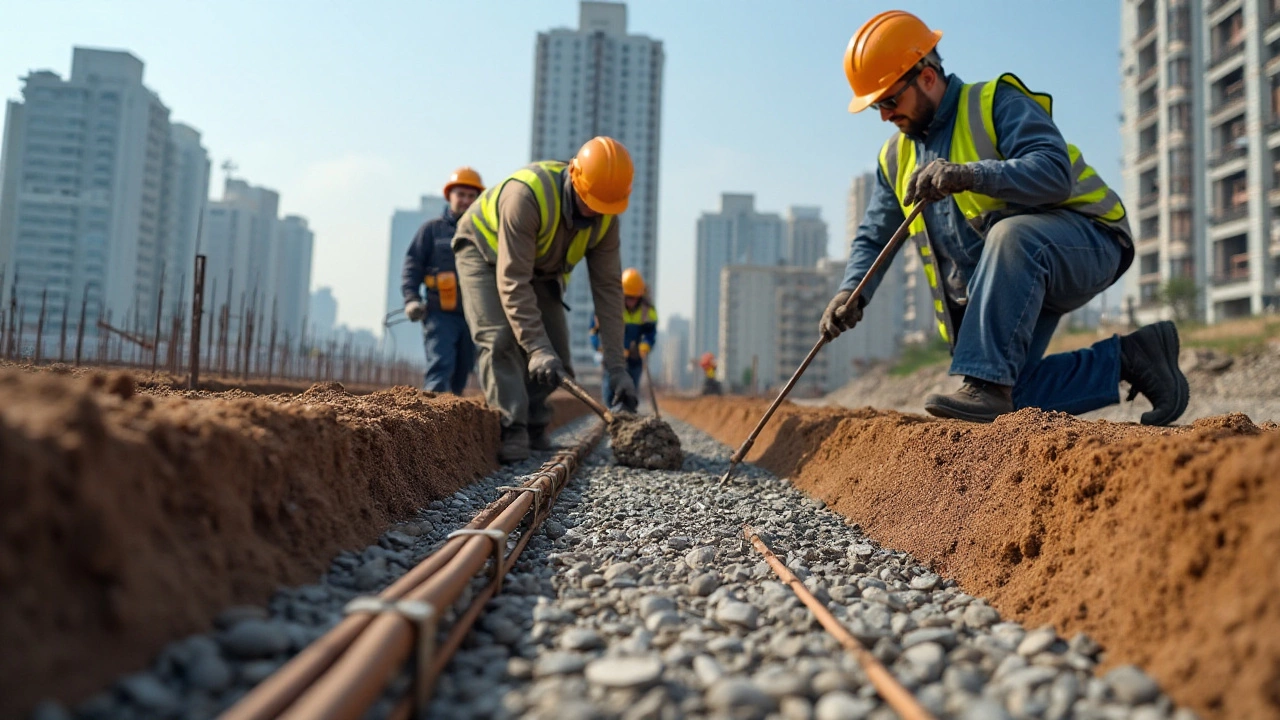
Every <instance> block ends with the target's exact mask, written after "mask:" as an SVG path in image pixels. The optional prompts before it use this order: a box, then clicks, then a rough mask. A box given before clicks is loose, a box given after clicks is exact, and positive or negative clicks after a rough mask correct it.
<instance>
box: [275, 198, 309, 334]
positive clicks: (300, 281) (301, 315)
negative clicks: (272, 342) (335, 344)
mask: <svg viewBox="0 0 1280 720" xmlns="http://www.w3.org/2000/svg"><path fill="white" fill-rule="evenodd" d="M314 245H315V234H314V233H312V232H311V228H310V227H308V225H307V219H306V218H304V217H299V216H297V215H288V216H286V217H285V218H284V219H283V220H281V221H280V222H279V224H278V226H277V227H276V241H275V259H274V262H273V263H272V265H273V268H274V270H275V282H274V283H273V285H274V289H275V304H274V305H273V306H272V307H271V308H268V310H269V311H273V312H274V314H275V322H276V327H277V328H278V332H279V334H280V340H281V342H283V341H284V340H285V338H286V337H287V338H288V339H289V342H290V343H294V342H297V341H298V339H299V338H300V337H301V336H302V331H303V328H304V327H305V325H304V323H306V319H307V313H308V312H309V311H310V307H309V306H310V303H311V254H312V251H313V249H314ZM268 318H270V315H268ZM268 322H270V320H269V319H268Z"/></svg>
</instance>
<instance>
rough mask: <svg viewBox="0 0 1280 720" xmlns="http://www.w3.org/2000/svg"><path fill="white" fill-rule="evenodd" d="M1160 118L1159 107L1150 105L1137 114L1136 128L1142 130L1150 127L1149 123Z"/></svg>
mask: <svg viewBox="0 0 1280 720" xmlns="http://www.w3.org/2000/svg"><path fill="white" fill-rule="evenodd" d="M1158 117H1160V106H1159V105H1152V106H1151V107H1149V108H1147V109H1145V110H1143V111H1141V112H1139V113H1138V127H1140V128H1144V127H1147V126H1148V125H1151V122H1152V121H1153V120H1155V119H1156V118H1158Z"/></svg>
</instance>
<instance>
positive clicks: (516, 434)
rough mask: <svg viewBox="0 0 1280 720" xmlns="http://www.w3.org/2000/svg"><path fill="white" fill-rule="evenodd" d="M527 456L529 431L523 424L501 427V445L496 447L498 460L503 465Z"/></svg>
mask: <svg viewBox="0 0 1280 720" xmlns="http://www.w3.org/2000/svg"><path fill="white" fill-rule="evenodd" d="M528 458H529V432H528V431H527V430H525V428H524V426H523V425H512V426H510V427H504V428H502V445H501V446H499V447H498V462H500V463H502V464H503V465H509V464H511V463H515V462H520V461H521V460H527V459H528Z"/></svg>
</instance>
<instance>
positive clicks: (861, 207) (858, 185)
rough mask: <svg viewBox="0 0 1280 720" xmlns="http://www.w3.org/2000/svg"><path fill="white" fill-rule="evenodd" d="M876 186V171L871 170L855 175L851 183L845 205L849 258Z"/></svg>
mask: <svg viewBox="0 0 1280 720" xmlns="http://www.w3.org/2000/svg"><path fill="white" fill-rule="evenodd" d="M875 186H876V171H874V170H869V171H867V172H864V173H862V174H861V175H854V176H853V180H852V181H851V182H850V183H849V197H848V199H847V200H846V204H845V215H844V254H845V257H848V256H849V248H851V247H852V246H853V239H854V238H855V237H857V235H858V226H859V225H861V224H862V216H863V215H865V214H866V212H867V206H868V205H870V204H871V191H872V190H873V189H875Z"/></svg>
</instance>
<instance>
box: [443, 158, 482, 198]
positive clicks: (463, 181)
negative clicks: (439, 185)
mask: <svg viewBox="0 0 1280 720" xmlns="http://www.w3.org/2000/svg"><path fill="white" fill-rule="evenodd" d="M459 185H465V186H467V187H473V188H475V189H476V192H484V181H483V180H481V179H480V173H478V172H476V171H475V170H472V169H471V168H470V167H467V166H463V167H460V168H458V169H457V170H454V171H453V174H452V175H450V176H449V182H447V183H445V184H444V197H445V199H446V200H448V199H449V193H451V192H453V189H454V188H455V187H457V186H459Z"/></svg>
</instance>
